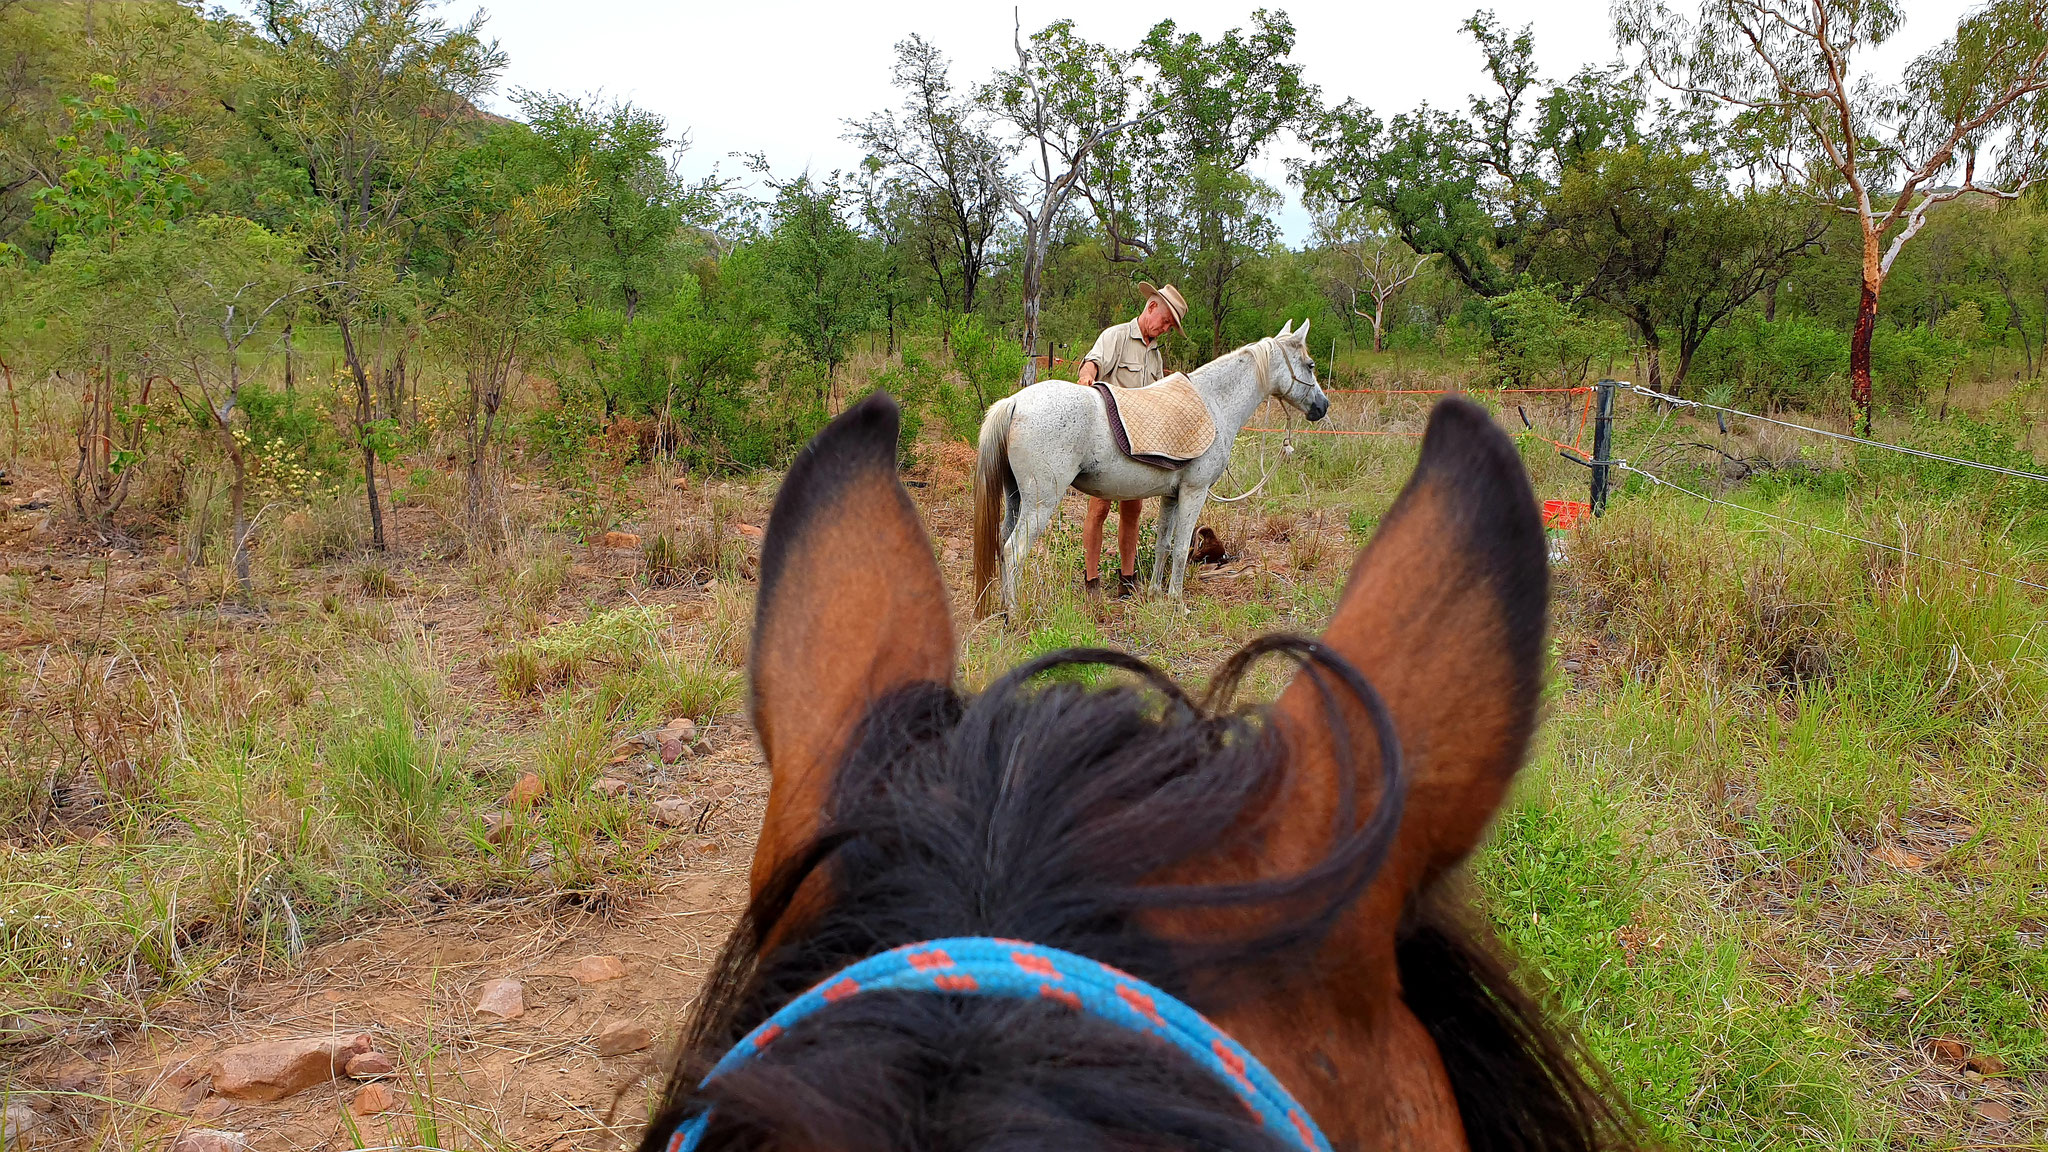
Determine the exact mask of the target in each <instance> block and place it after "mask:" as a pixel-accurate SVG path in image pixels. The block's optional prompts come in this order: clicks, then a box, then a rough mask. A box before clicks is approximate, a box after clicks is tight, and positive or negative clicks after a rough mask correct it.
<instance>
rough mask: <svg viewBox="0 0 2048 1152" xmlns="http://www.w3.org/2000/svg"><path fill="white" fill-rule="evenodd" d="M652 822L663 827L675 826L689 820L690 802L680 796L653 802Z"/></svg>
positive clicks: (686, 822)
mask: <svg viewBox="0 0 2048 1152" xmlns="http://www.w3.org/2000/svg"><path fill="white" fill-rule="evenodd" d="M653 812H654V822H655V823H656V824H659V825H661V826H662V827H664V828H676V827H680V826H682V825H684V824H688V823H689V822H690V802H689V801H688V800H685V799H683V798H682V797H680V796H671V797H669V798H668V799H666V800H656V801H655V802H654V808H653Z"/></svg>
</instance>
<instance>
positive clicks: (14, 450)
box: [0, 360, 21, 463]
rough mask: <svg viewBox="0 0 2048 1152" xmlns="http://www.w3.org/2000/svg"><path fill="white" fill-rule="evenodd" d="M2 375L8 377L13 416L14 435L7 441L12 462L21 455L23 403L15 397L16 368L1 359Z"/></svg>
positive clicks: (9, 405)
mask: <svg viewBox="0 0 2048 1152" xmlns="http://www.w3.org/2000/svg"><path fill="white" fill-rule="evenodd" d="M0 376H5V377H6V378H7V412H8V415H9V416H11V417H12V418H13V427H12V432H13V435H12V437H11V438H10V439H9V440H8V441H7V459H8V461H9V462H10V463H12V462H13V461H14V460H16V459H18V458H19V457H20V456H21V403H20V401H18V400H16V399H15V397H14V369H12V368H9V367H8V366H7V361H5V360H0Z"/></svg>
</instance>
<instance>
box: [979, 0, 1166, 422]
mask: <svg viewBox="0 0 2048 1152" xmlns="http://www.w3.org/2000/svg"><path fill="white" fill-rule="evenodd" d="M1015 44H1016V49H1017V67H1016V68H1015V69H1014V70H1009V71H1000V72H997V73H996V76H995V79H994V80H993V81H991V82H990V83H989V84H988V85H987V86H986V87H984V88H983V89H982V90H981V92H980V99H981V101H982V102H983V103H985V104H987V105H988V106H990V107H991V108H993V109H995V111H996V115H997V116H998V117H1000V118H1001V119H1002V120H1003V121H1004V122H1005V123H1006V124H1007V125H1008V126H1009V128H1010V130H1011V131H1012V132H1013V133H1014V135H1015V138H1016V142H1017V145H1018V147H1019V150H1020V151H1021V152H1022V153H1023V155H1024V157H1025V165H1024V167H1025V172H1026V177H1025V181H1024V183H1025V185H1026V189H1016V188H1012V187H1010V186H1009V185H1007V184H999V185H998V187H1001V188H1002V190H1003V198H1004V201H1005V202H1006V203H1008V204H1009V206H1010V211H1011V212H1012V213H1014V214H1015V215H1016V217H1017V222H1018V224H1019V225H1021V226H1022V227H1023V230H1024V233H1023V236H1022V238H1021V247H1022V248H1023V253H1022V259H1020V260H1019V261H1018V269H1017V276H1018V287H1019V290H1020V294H1021V296H1022V298H1023V299H1022V303H1023V309H1024V323H1023V331H1022V333H1021V336H1020V339H1019V341H1018V343H1019V344H1020V345H1021V346H1022V347H1023V349H1024V368H1023V372H1022V379H1021V380H1020V381H1019V383H1020V384H1021V385H1022V386H1024V387H1029V386H1030V385H1031V384H1032V382H1034V381H1035V380H1037V378H1038V360H1037V355H1038V327H1039V313H1040V310H1041V306H1042V302H1043V300H1044V297H1045V260H1046V254H1047V252H1048V250H1049V249H1050V248H1051V246H1052V238H1053V230H1054V229H1055V228H1056V227H1057V226H1058V224H1059V221H1060V216H1061V214H1062V213H1064V212H1065V211H1066V210H1067V203H1068V201H1069V200H1070V199H1071V198H1072V197H1073V195H1074V194H1075V193H1076V192H1078V191H1080V190H1081V188H1082V187H1083V185H1084V183H1085V180H1086V177H1087V172H1088V165H1089V162H1090V161H1091V160H1092V159H1094V158H1095V157H1097V156H1098V155H1099V154H1101V153H1103V152H1104V151H1106V150H1107V149H1109V148H1110V147H1111V146H1112V145H1113V143H1114V142H1115V141H1116V140H1117V139H1118V138H1119V137H1120V136H1121V134H1122V133H1124V132H1126V131H1127V130H1129V129H1131V128H1135V127H1136V126H1137V125H1138V123H1139V120H1137V119H1135V118H1132V117H1131V116H1130V115H1129V106H1130V96H1129V93H1128V90H1127V89H1126V88H1125V87H1124V86H1123V85H1122V84H1121V83H1118V82H1117V80H1116V78H1114V77H1110V76H1106V75H1104V73H1103V71H1102V59H1103V56H1104V49H1103V48H1102V46H1101V45H1098V44H1092V43H1090V42H1088V41H1086V40H1083V39H1081V38H1080V37H1078V36H1076V35H1074V25H1073V21H1071V20H1062V21H1059V22H1057V23H1054V24H1050V25H1047V26H1046V27H1044V28H1041V29H1039V30H1038V31H1037V32H1034V33H1032V35H1031V46H1030V47H1029V48H1028V49H1027V48H1026V47H1025V46H1024V40H1023V35H1022V30H1021V27H1020V29H1019V32H1018V35H1017V38H1016V41H1015Z"/></svg>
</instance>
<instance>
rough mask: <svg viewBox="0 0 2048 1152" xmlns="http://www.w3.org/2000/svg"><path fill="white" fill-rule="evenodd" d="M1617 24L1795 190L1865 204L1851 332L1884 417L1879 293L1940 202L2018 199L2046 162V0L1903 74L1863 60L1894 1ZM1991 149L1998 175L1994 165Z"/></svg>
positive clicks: (1764, 6) (1636, 18)
mask: <svg viewBox="0 0 2048 1152" xmlns="http://www.w3.org/2000/svg"><path fill="white" fill-rule="evenodd" d="M1614 17H1615V27H1616V34H1617V35H1618V37H1619V38H1620V39H1621V40H1622V41H1623V43H1625V44H1628V45H1632V46H1633V47H1634V48H1635V49H1637V50H1638V51H1639V52H1640V53H1641V55H1642V60H1643V65H1644V67H1645V69H1646V70H1647V71H1648V72H1649V73H1650V74H1651V75H1653V76H1655V77H1656V78H1657V79H1658V80H1659V81H1661V82H1662V83H1664V84H1665V85H1667V86H1668V87H1670V88H1672V89H1674V90H1675V91H1677V92H1680V93H1682V94H1684V95H1685V96H1686V97H1688V98H1689V99H1691V100H1693V101H1696V102H1700V103H1703V104H1708V105H1713V106H1719V107H1723V108H1726V109H1729V110H1733V111H1736V112H1739V113H1740V114H1741V115H1740V123H1741V125H1742V126H1743V127H1744V128H1745V129H1747V130H1750V131H1752V132H1754V133H1756V134H1757V135H1759V136H1760V137H1762V138H1763V139H1764V140H1765V142H1766V144H1767V145H1774V146H1775V147H1770V148H1768V149H1764V148H1760V149H1759V152H1764V151H1768V153H1769V154H1770V155H1771V156H1772V157H1773V158H1774V160H1775V163H1776V165H1777V167H1778V168H1779V171H1780V174H1781V176H1782V178H1783V180H1784V182H1785V184H1786V185H1787V186H1790V187H1795V188H1806V189H1811V190H1813V191H1815V192H1817V193H1819V194H1821V195H1822V196H1823V197H1825V198H1826V199H1827V200H1828V201H1829V202H1830V204H1831V206H1832V207H1834V208H1836V209H1838V210H1839V211H1841V212H1843V213H1845V214H1848V215H1851V216H1853V218H1854V219H1855V221H1856V225H1857V231H1858V233H1859V239H1860V242H1861V248H1862V260H1861V263H1860V267H1859V271H1860V275H1859V279H1860V282H1861V283H1860V288H1861V296H1860V301H1859V303H1858V307H1857V313H1856V326H1855V329H1854V331H1853V332H1852V334H1851V336H1850V339H1849V389H1850V400H1851V402H1852V403H1853V404H1854V405H1855V407H1856V408H1857V410H1858V412H1859V413H1860V422H1861V425H1862V428H1863V430H1864V431H1865V433H1868V432H1869V429H1870V421H1871V415H1872V413H1871V409H1872V401H1871V382H1870V348H1871V338H1872V335H1873V333H1874V331H1875V328H1876V323H1877V305H1878V296H1879V294H1880V293H1881V292H1882V291H1883V289H1884V286H1885V280H1886V278H1887V277H1888V276H1889V275H1890V274H1891V271H1892V267H1893V264H1894V262H1896V261H1897V259H1898V256H1899V252H1900V251H1901V250H1902V249H1904V248H1905V246H1906V244H1907V243H1908V242H1909V241H1911V240H1912V239H1913V237H1914V236H1916V235H1918V234H1919V232H1920V230H1921V229H1922V228H1924V227H1925V226H1926V224H1927V214H1928V212H1929V211H1930V210H1931V209H1933V208H1934V207H1935V206H1936V205H1939V204H1943V203H1946V202H1948V201H1951V200H1955V199H1957V198H1958V197H1962V196H1965V195H1968V194H1970V193H1972V192H1975V193H1980V194H1983V195H1987V196H1996V197H2001V198H2007V199H2010V198H2016V197H2018V196H2019V195H2020V193H2021V192H2023V191H2024V190H2025V189H2026V188H2028V187H2029V186H2031V185H2032V184H2034V183H2035V182H2036V181H2038V180H2039V179H2040V178H2041V177H2042V175H2043V173H2044V172H2048V146H2044V145H2048V102H2044V99H2043V94H2044V93H2048V7H2044V6H2043V5H2042V4H2040V3H2039V2H2038V0H1992V2H1991V3H1989V4H1987V5H1985V6H1984V7H1983V8H1981V9H1979V10H1977V11H1976V12H1973V13H1971V14H1970V15H1968V16H1966V17H1965V18H1964V19H1963V20H1962V22H1961V23H1960V24H1958V25H1957V27H1956V31H1955V34H1954V35H1953V36H1951V37H1949V38H1948V39H1947V40H1945V41H1943V42H1942V43H1941V44H1940V45H1939V46H1937V47H1935V48H1934V49H1932V50H1930V51H1928V52H1927V53H1925V54H1923V55H1921V56H1920V57H1919V58H1918V59H1915V60H1914V61H1913V62H1912V63H1910V64H1908V65H1907V66H1906V69H1905V72H1904V75H1903V76H1902V77H1901V78H1900V79H1899V80H1898V81H1897V82H1895V83H1880V82H1875V81H1873V80H1872V79H1871V78H1869V77H1868V76H1864V75H1862V74H1860V73H1859V71H1858V69H1857V64H1858V55H1859V54H1860V53H1862V52H1863V51H1865V50H1867V49H1874V48H1876V47H1878V46H1880V45H1882V44H1884V43H1885V42H1886V41H1887V40H1889V39H1890V38H1891V36H1892V33H1894V32H1895V31H1897V30H1898V27H1899V24H1900V22H1901V19H1902V15H1901V13H1900V11H1899V9H1898V7H1897V6H1895V5H1893V4H1892V3H1889V2H1888V0H1703V2H1702V3H1700V4H1699V6H1698V8H1697V10H1696V12H1695V14H1694V15H1692V16H1690V17H1688V16H1685V15H1683V14H1681V13H1680V12H1678V11H1676V10H1674V9H1673V8H1672V6H1671V5H1669V4H1667V3H1665V2H1664V0H1616V3H1615V6H1614ZM1980 155H1988V159H1989V160H1990V163H1988V164H1987V165H1985V167H1986V168H1987V169H1988V170H1989V171H1988V174H1980V172H1979V168H1978V160H1979V157H1980Z"/></svg>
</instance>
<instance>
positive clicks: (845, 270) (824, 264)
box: [756, 158, 880, 380]
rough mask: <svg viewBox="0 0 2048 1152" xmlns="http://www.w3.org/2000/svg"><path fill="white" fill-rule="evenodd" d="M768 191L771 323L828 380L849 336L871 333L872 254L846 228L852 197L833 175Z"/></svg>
mask: <svg viewBox="0 0 2048 1152" xmlns="http://www.w3.org/2000/svg"><path fill="white" fill-rule="evenodd" d="M756 163H757V165H758V164H759V161H758V158H757V160H756ZM757 170H760V169H759V168H757ZM769 186H770V187H771V188H773V189H774V190H775V202H774V203H773V204H772V205H770V206H769V209H768V217H769V221H770V224H771V228H770V231H769V234H768V237H767V240H766V244H765V256H766V260H765V263H766V266H767V272H768V278H769V284H770V286H771V289H770V290H771V295H772V297H773V299H774V301H775V308H776V313H777V318H778V319H779V320H780V321H781V323H782V327H783V330H784V331H786V332H788V333H789V335H790V338H791V339H793V340H795V341H796V343H797V345H798V346H799V347H801V348H802V349H803V350H804V351H805V352H806V353H808V354H809V355H810V357H811V358H812V359H813V360H815V361H816V362H817V363H819V364H821V365H823V366H824V368H825V372H826V378H827V379H828V380H830V379H831V378H833V377H834V376H835V375H836V374H837V373H838V370H839V365H840V364H841V362H843V361H844V360H845V359H846V355H847V353H848V352H849V351H850V350H851V346H852V339H853V337H854V336H855V335H856V334H858V333H861V332H865V331H868V330H869V329H870V328H872V327H873V326H874V323H875V320H876V313H877V311H878V310H879V308H878V305H879V303H880V300H879V297H878V294H877V292H876V276H875V273H876V269H877V265H878V263H879V259H878V257H879V252H877V251H876V248H877V246H876V245H875V243H874V241H872V240H871V239H869V238H868V237H864V236H862V235H861V234H860V233H859V232H858V231H856V230H855V229H854V227H853V225H852V224H851V223H849V222H848V219H847V217H848V214H849V212H850V210H851V208H852V207H853V201H854V200H855V194H854V192H853V191H852V190H851V189H850V188H849V187H848V186H847V181H846V180H845V178H844V177H843V176H842V175H841V174H840V173H837V172H835V173H833V174H832V175H831V176H830V177H827V178H826V179H824V180H813V179H812V178H811V175H810V173H808V172H806V173H803V174H801V175H798V176H795V177H792V178H790V179H787V180H773V179H771V180H769Z"/></svg>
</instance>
